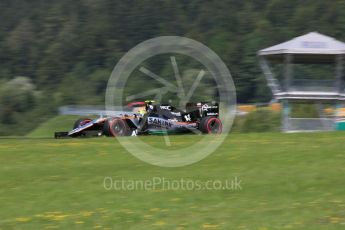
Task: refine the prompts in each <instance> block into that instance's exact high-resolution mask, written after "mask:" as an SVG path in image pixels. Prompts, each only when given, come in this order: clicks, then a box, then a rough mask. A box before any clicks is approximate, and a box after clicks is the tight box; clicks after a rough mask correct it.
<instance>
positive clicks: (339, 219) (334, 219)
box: [329, 217, 342, 224]
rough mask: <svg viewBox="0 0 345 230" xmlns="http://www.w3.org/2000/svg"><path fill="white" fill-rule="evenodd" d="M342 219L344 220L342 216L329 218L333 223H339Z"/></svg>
mask: <svg viewBox="0 0 345 230" xmlns="http://www.w3.org/2000/svg"><path fill="white" fill-rule="evenodd" d="M341 220H342V218H340V217H330V218H329V222H331V223H332V224H338V223H339V222H340V221H341Z"/></svg>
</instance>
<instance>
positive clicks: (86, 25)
mask: <svg viewBox="0 0 345 230" xmlns="http://www.w3.org/2000/svg"><path fill="white" fill-rule="evenodd" d="M344 25H345V2H344V1H343V0H333V1H324V0H306V1H298V0H290V1H286V0H246V1H238V0H222V1H216V0H210V1H202V0H190V1H184V0H174V1H172V0H166V1H162V0H127V1H118V0H98V1H93V0H75V1H67V0H51V1H40V0H2V1H1V2H0V28H1V29H0V83H1V85H0V135H5V134H6V135H9V134H23V133H25V132H27V131H28V130H31V129H32V128H33V127H34V126H36V125H37V124H38V123H40V122H41V121H43V120H45V119H47V118H49V117H51V116H53V115H54V114H56V111H57V108H58V107H59V106H60V105H66V104H69V105H76V104H103V103H104V92H105V86H106V83H107V80H108V78H109V76H110V73H111V71H112V69H113V67H114V66H115V64H116V63H117V61H118V60H119V58H121V56H122V55H123V54H124V53H126V52H127V51H128V50H129V49H130V48H132V47H133V46H135V45H136V44H138V43H140V42H142V41H144V40H146V39H149V38H153V37H156V36H163V35H178V36H185V37H189V38H192V39H195V40H197V41H200V42H202V43H204V44H205V45H207V46H209V47H210V48H211V49H213V50H214V51H215V52H217V54H218V55H219V56H220V57H221V58H222V59H223V61H224V62H225V63H226V64H227V66H228V67H229V69H230V70H231V73H232V75H233V78H234V81H235V84H236V89H237V96H238V102H239V103H254V102H267V101H269V100H270V98H271V94H270V91H269V90H268V89H267V86H266V82H265V80H264V78H263V76H262V73H261V70H260V68H259V67H258V63H257V59H256V52H257V51H258V50H259V49H262V48H264V47H267V46H270V45H273V44H276V43H279V42H283V41H285V40H287V39H290V38H292V37H295V36H298V35H301V34H304V33H307V32H310V31H319V32H321V33H324V34H327V35H329V36H333V37H336V38H337V39H339V40H345V30H344V28H345V27H344ZM151 67H152V68H151ZM191 67H192V68H191V69H194V68H193V66H191ZM150 68H151V69H150V70H151V71H153V72H155V73H156V74H158V75H159V74H165V73H166V71H167V70H166V68H162V67H161V66H159V65H151V66H150ZM187 75H190V76H193V75H194V74H188V73H187ZM132 87H133V88H132V89H130V90H132V91H140V90H141V87H142V84H136V85H135V84H134V85H133V86H132ZM255 116H263V117H265V115H264V114H261V112H259V114H256V115H255Z"/></svg>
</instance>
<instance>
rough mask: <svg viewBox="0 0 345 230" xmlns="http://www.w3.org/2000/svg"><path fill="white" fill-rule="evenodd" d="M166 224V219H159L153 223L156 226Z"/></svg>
mask: <svg viewBox="0 0 345 230" xmlns="http://www.w3.org/2000/svg"><path fill="white" fill-rule="evenodd" d="M166 224H167V223H166V222H165V221H162V220H159V221H156V222H155V223H153V224H152V225H154V226H164V225H166Z"/></svg>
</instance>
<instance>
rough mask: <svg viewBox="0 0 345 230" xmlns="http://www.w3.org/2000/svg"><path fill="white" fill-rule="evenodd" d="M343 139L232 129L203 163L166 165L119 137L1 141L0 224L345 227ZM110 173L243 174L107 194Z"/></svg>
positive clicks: (128, 176) (130, 176)
mask: <svg viewBox="0 0 345 230" xmlns="http://www.w3.org/2000/svg"><path fill="white" fill-rule="evenodd" d="M140 138H143V139H145V140H146V141H148V142H150V143H151V144H153V145H155V146H156V147H162V146H163V145H164V141H162V139H161V138H162V137H155V136H147V137H140ZM196 138H197V136H193V135H185V136H174V137H171V140H172V143H175V142H176V143H179V144H180V145H183V144H185V145H189V144H191V143H193V142H194V141H195V139H196ZM344 141H345V134H344V133H341V132H334V133H311V134H279V133H265V134H236V135H229V136H228V137H227V139H226V141H225V142H224V143H223V145H222V146H221V147H220V148H219V149H218V150H217V151H216V152H215V153H213V154H212V155H211V156H209V157H208V158H206V159H204V160H202V161H201V162H198V163H196V164H194V165H191V166H187V167H182V168H160V167H155V166H151V165H148V164H146V163H143V162H141V161H139V160H137V159H136V158H134V157H133V156H132V155H130V154H129V153H127V152H126V151H125V150H124V149H123V148H122V147H121V146H120V145H119V143H118V142H117V141H116V140H115V139H113V138H90V139H66V140H54V139H0V161H1V162H2V163H3V165H2V167H1V168H0V188H1V190H0V203H1V208H0V217H1V219H0V229H44V228H46V229H49V228H57V229H257V230H259V229H261V230H264V229H266V230H268V229H310V230H317V229H344V226H345V212H344V210H345V196H344V194H345V187H344V173H345V167H344V165H345V153H344V147H345V144H344ZM186 154H187V153H186ZM106 176H109V177H112V178H113V179H120V180H121V179H122V178H124V179H125V180H150V179H151V178H153V177H164V178H166V179H169V180H174V179H176V180H179V179H181V178H184V179H191V180H203V181H205V180H227V179H232V178H234V177H238V178H240V179H241V180H242V184H241V185H242V190H239V191H228V190H212V191H183V190H176V191H171V190H170V191H163V190H159V189H156V190H150V191H142V190H141V191H115V190H110V191H107V190H105V189H104V187H103V180H104V178H105V177H106Z"/></svg>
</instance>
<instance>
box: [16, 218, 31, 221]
mask: <svg viewBox="0 0 345 230" xmlns="http://www.w3.org/2000/svg"><path fill="white" fill-rule="evenodd" d="M30 220H31V218H30V217H17V218H16V221H18V222H28V221H30Z"/></svg>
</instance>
